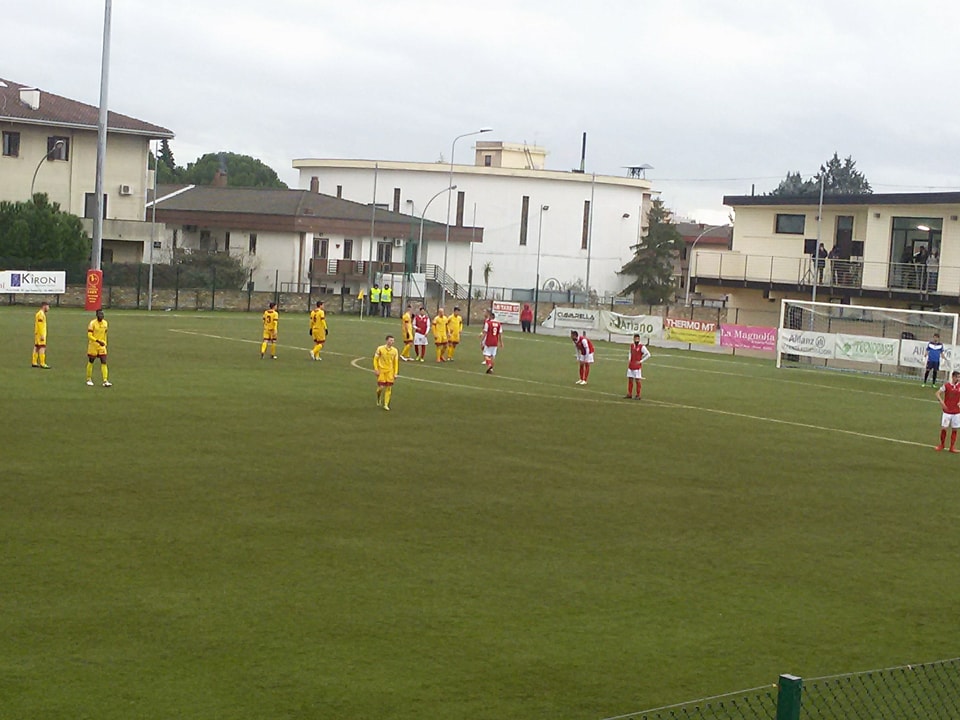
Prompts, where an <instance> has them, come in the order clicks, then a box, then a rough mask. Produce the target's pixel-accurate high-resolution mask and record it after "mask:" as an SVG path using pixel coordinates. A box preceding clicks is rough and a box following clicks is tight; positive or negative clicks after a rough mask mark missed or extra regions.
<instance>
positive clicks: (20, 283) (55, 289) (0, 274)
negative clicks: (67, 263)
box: [0, 270, 67, 295]
mask: <svg viewBox="0 0 960 720" xmlns="http://www.w3.org/2000/svg"><path fill="white" fill-rule="evenodd" d="M66 291H67V273H66V272H64V271H63V270H2V271H0V293H14V294H18V293H24V294H28V293H29V294H41V295H51V294H60V293H65V292H66Z"/></svg>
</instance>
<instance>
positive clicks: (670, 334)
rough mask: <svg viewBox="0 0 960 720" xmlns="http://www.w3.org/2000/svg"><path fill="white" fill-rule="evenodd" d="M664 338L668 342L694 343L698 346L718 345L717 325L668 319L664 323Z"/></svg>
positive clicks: (698, 321)
mask: <svg viewBox="0 0 960 720" xmlns="http://www.w3.org/2000/svg"><path fill="white" fill-rule="evenodd" d="M663 327H664V328H665V333H664V337H666V339H667V340H676V341H678V342H685V343H693V344H696V345H716V344H717V323H715V322H712V321H711V322H705V321H703V320H686V319H680V318H666V319H665V320H664V321H663Z"/></svg>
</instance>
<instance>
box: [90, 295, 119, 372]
mask: <svg viewBox="0 0 960 720" xmlns="http://www.w3.org/2000/svg"><path fill="white" fill-rule="evenodd" d="M107 329H108V326H107V321H106V320H104V319H103V310H97V317H96V319H94V320H91V321H90V324H89V325H87V385H93V362H94V360H97V359H98V358H99V360H100V375H101V376H102V377H103V386H104V387H111V385H112V384H113V383H111V382H110V380H109V379H108V378H109V374H108V370H107Z"/></svg>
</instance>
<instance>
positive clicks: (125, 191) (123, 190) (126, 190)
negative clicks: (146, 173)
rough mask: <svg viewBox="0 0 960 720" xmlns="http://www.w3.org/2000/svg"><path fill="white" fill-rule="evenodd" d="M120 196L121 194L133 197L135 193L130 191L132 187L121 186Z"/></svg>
mask: <svg viewBox="0 0 960 720" xmlns="http://www.w3.org/2000/svg"><path fill="white" fill-rule="evenodd" d="M120 194H121V195H133V191H132V190H131V189H130V186H129V185H121V186H120Z"/></svg>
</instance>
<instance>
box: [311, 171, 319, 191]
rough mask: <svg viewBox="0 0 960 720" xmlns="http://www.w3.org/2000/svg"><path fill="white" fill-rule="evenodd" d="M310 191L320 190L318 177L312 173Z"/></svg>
mask: <svg viewBox="0 0 960 720" xmlns="http://www.w3.org/2000/svg"><path fill="white" fill-rule="evenodd" d="M310 192H312V193H319V192H320V178H318V177H317V176H316V175H314V176H313V177H312V178H310Z"/></svg>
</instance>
